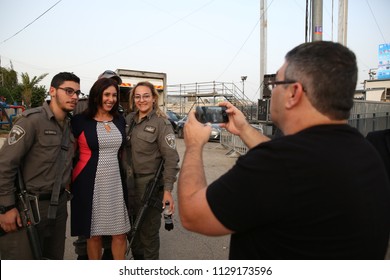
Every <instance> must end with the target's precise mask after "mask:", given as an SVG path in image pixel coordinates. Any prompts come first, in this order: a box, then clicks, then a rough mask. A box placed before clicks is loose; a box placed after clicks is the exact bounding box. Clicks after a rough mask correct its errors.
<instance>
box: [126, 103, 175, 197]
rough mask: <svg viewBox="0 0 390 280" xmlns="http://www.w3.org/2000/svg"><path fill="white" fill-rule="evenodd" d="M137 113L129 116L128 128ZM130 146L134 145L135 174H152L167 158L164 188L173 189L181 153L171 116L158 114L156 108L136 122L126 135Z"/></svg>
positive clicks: (132, 151) (132, 149) (132, 153)
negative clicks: (162, 160) (169, 117)
mask: <svg viewBox="0 0 390 280" xmlns="http://www.w3.org/2000/svg"><path fill="white" fill-rule="evenodd" d="M137 118H138V115H135V114H129V115H128V116H127V117H126V123H127V130H129V129H130V127H131V122H132V120H133V119H137ZM126 141H127V142H128V143H127V145H126V146H127V147H126V148H127V149H129V148H130V149H131V160H132V165H133V170H134V173H135V175H136V176H137V175H146V174H152V173H155V172H156V171H157V168H158V165H159V163H160V160H161V159H164V160H165V162H164V171H163V183H164V190H168V191H171V190H172V189H173V184H174V182H175V181H176V176H177V173H178V172H179V166H178V163H179V154H178V152H177V150H176V140H175V133H174V132H173V128H172V125H171V123H170V122H169V121H168V119H166V118H163V117H158V116H157V114H156V112H155V110H153V111H152V112H150V113H149V114H148V115H147V116H146V117H144V118H143V119H141V120H140V121H139V122H136V125H135V126H134V127H133V128H132V130H131V133H130V135H127V139H126Z"/></svg>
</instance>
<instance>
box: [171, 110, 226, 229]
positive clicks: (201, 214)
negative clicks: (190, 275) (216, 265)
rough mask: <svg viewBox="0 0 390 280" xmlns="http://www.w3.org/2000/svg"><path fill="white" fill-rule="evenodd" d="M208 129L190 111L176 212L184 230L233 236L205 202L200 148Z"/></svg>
mask: <svg viewBox="0 0 390 280" xmlns="http://www.w3.org/2000/svg"><path fill="white" fill-rule="evenodd" d="M210 132H211V127H210V126H207V125H203V124H201V123H200V122H198V121H197V120H196V118H195V113H194V112H193V111H192V112H190V113H189V115H188V121H187V123H186V125H185V126H184V141H185V144H186V151H185V153H184V158H183V163H182V166H181V171H180V174H179V180H178V197H179V213H180V219H181V222H182V225H183V227H184V228H186V229H188V230H190V231H194V232H198V233H202V234H206V235H225V234H230V233H232V231H231V230H229V229H227V228H226V227H225V226H224V225H222V224H221V222H219V220H218V219H217V218H216V217H215V215H214V213H213V212H212V211H211V208H210V206H209V204H208V202H207V199H206V190H207V182H206V176H205V172H204V169H203V157H202V152H203V146H204V145H205V144H206V143H207V142H208V139H209V136H210Z"/></svg>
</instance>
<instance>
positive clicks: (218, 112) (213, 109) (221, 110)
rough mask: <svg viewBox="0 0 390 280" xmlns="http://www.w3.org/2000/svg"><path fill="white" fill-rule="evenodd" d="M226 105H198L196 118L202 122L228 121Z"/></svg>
mask: <svg viewBox="0 0 390 280" xmlns="http://www.w3.org/2000/svg"><path fill="white" fill-rule="evenodd" d="M226 109H227V108H226V107H225V106H197V107H196V109H195V116H196V119H197V120H198V121H199V122H201V123H226V122H228V121H229V118H228V115H227V113H226Z"/></svg>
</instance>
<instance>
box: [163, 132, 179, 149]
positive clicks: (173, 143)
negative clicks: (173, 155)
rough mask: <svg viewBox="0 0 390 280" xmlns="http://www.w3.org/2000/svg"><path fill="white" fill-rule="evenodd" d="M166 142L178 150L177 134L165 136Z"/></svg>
mask: <svg viewBox="0 0 390 280" xmlns="http://www.w3.org/2000/svg"><path fill="white" fill-rule="evenodd" d="M165 142H166V143H167V144H168V146H169V147H170V148H172V149H176V138H175V134H173V133H169V134H167V135H166V136H165Z"/></svg>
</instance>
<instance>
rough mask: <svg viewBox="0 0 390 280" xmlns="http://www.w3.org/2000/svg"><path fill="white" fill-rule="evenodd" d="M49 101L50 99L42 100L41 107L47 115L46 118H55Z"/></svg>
mask: <svg viewBox="0 0 390 280" xmlns="http://www.w3.org/2000/svg"><path fill="white" fill-rule="evenodd" d="M49 103H50V100H48V101H45V102H43V104H42V108H43V110H44V111H45V112H46V115H47V118H48V119H55V117H54V113H53V112H52V110H51V109H50V106H49Z"/></svg>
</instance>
